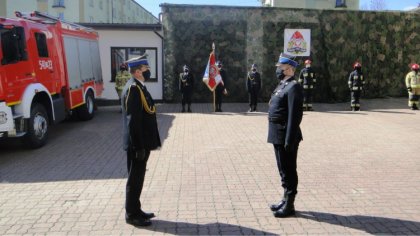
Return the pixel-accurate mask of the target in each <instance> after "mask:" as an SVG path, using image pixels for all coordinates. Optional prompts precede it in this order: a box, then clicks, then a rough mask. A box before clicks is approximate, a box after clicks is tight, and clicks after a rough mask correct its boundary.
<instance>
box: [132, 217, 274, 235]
mask: <svg viewBox="0 0 420 236" xmlns="http://www.w3.org/2000/svg"><path fill="white" fill-rule="evenodd" d="M152 222H153V225H152V226H151V227H146V228H144V227H141V229H145V230H150V231H154V232H162V233H167V234H174V235H277V234H274V233H270V232H267V231H261V230H258V229H252V228H248V227H243V226H239V225H231V224H225V223H211V224H195V223H187V222H173V221H165V220H152ZM139 228H140V227H139Z"/></svg>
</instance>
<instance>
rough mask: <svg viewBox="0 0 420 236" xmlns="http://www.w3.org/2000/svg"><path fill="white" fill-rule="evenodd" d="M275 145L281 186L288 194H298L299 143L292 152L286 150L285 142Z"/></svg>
mask: <svg viewBox="0 0 420 236" xmlns="http://www.w3.org/2000/svg"><path fill="white" fill-rule="evenodd" d="M273 145H274V153H275V154H276V161H277V168H278V170H279V173H280V178H281V186H282V187H283V189H284V192H285V194H286V195H289V196H290V195H296V194H297V186H298V174H297V170H296V160H297V152H298V148H299V145H296V146H295V148H294V150H292V151H291V152H286V150H285V149H284V145H283V144H273Z"/></svg>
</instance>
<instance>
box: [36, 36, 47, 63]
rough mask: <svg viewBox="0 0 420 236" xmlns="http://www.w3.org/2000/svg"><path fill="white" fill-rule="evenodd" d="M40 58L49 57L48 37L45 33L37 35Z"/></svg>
mask: <svg viewBox="0 0 420 236" xmlns="http://www.w3.org/2000/svg"><path fill="white" fill-rule="evenodd" d="M35 40H36V46H37V48H38V56H39V57H48V47H47V37H46V36H45V34H43V33H35Z"/></svg>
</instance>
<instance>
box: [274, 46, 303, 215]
mask: <svg viewBox="0 0 420 236" xmlns="http://www.w3.org/2000/svg"><path fill="white" fill-rule="evenodd" d="M276 66H277V70H276V77H277V79H278V80H279V84H278V86H277V87H276V89H275V90H274V92H273V93H272V95H271V99H270V102H269V109H268V139H267V141H268V142H269V143H272V144H273V146H274V153H275V156H276V161H277V168H278V170H279V173H280V177H281V183H282V187H283V190H284V193H283V198H282V199H281V200H280V202H279V203H277V204H273V205H271V206H270V209H271V210H272V211H273V214H274V216H275V217H288V216H291V215H293V214H294V213H295V207H294V202H295V196H296V194H297V186H298V174H297V170H296V160H297V153H298V148H299V143H300V141H301V140H302V132H301V130H300V127H299V125H300V123H301V121H302V116H303V109H302V107H303V89H302V86H301V85H300V84H299V83H298V82H297V81H296V80H295V78H294V73H295V70H296V67H297V66H298V63H297V62H296V61H294V60H292V59H291V58H290V56H287V55H284V54H282V55H280V58H279V61H278V62H277V64H276Z"/></svg>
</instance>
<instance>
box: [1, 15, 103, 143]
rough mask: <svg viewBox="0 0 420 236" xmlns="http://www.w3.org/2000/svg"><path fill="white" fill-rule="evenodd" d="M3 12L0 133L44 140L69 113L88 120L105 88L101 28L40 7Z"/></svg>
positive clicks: (28, 139) (7, 135)
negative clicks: (9, 13)
mask: <svg viewBox="0 0 420 236" xmlns="http://www.w3.org/2000/svg"><path fill="white" fill-rule="evenodd" d="M16 16H17V18H16V19H12V18H4V17H0V139H2V138H10V137H22V138H23V141H24V143H25V144H26V145H27V146H29V147H32V148H37V147H41V146H43V145H44V144H45V143H46V140H47V137H48V132H49V126H50V125H51V124H56V123H58V122H60V121H62V120H64V119H65V118H66V117H69V116H76V117H78V119H80V120H90V119H92V118H93V116H94V111H95V99H96V98H97V97H98V96H101V94H102V90H103V81H102V72H101V62H100V58H99V46H98V34H97V33H96V32H95V31H93V30H92V29H90V28H86V27H83V26H81V25H78V24H74V23H70V22H65V21H63V20H59V19H58V18H55V17H52V16H49V15H46V14H43V13H40V12H33V13H31V14H22V13H20V12H16Z"/></svg>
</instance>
